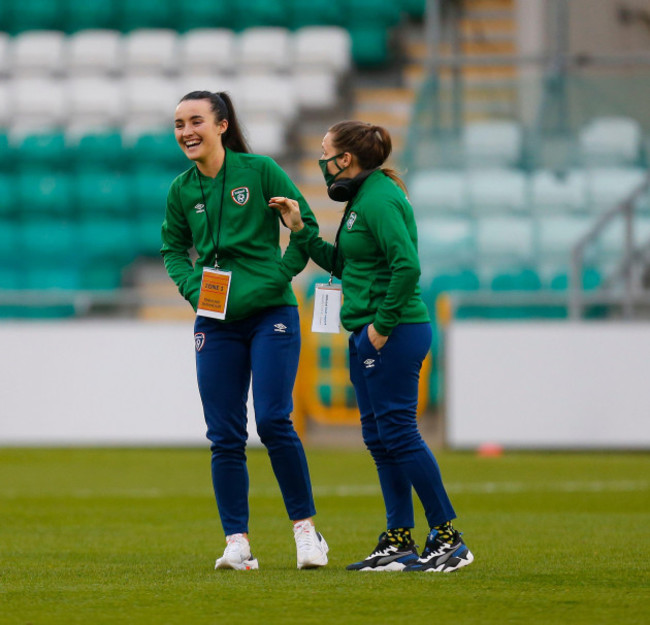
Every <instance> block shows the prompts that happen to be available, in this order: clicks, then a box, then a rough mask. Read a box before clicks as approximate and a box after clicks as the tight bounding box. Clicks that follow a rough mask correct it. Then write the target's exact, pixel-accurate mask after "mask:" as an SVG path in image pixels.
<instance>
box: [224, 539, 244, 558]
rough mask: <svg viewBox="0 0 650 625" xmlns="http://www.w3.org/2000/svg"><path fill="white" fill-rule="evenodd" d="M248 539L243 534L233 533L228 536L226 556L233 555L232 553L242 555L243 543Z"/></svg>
mask: <svg viewBox="0 0 650 625" xmlns="http://www.w3.org/2000/svg"><path fill="white" fill-rule="evenodd" d="M244 542H247V541H246V538H245V537H244V535H243V534H231V535H230V536H227V537H226V543H227V544H226V551H225V552H224V554H223V555H224V556H232V555H235V554H236V555H238V556H240V555H241V552H242V547H243V544H242V543H244Z"/></svg>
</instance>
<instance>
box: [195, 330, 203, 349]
mask: <svg viewBox="0 0 650 625" xmlns="http://www.w3.org/2000/svg"><path fill="white" fill-rule="evenodd" d="M204 345H205V334H204V333H203V332H197V333H196V334H195V335H194V347H195V348H196V351H197V352H200V351H201V350H202V349H203V346H204Z"/></svg>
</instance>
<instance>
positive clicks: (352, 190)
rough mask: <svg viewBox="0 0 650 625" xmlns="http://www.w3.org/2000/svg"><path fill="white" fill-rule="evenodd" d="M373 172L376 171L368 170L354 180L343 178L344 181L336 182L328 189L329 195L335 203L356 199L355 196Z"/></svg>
mask: <svg viewBox="0 0 650 625" xmlns="http://www.w3.org/2000/svg"><path fill="white" fill-rule="evenodd" d="M373 171H376V170H375V169H366V170H365V171H362V172H361V173H360V174H358V175H357V176H355V177H354V178H343V180H336V181H334V182H333V183H332V184H331V185H330V186H329V187H327V195H329V196H330V199H331V200H334V201H335V202H349V201H350V200H352V199H354V196H355V195H356V194H357V193H358V192H359V189H360V188H361V185H362V184H363V182H364V180H365V179H366V178H367V177H368V176H369V175H370V174H371V173H372V172H373Z"/></svg>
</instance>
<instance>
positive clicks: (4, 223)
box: [0, 216, 20, 267]
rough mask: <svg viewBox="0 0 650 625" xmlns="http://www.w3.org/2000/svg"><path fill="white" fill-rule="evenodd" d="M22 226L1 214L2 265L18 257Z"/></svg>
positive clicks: (0, 261) (0, 245)
mask: <svg viewBox="0 0 650 625" xmlns="http://www.w3.org/2000/svg"><path fill="white" fill-rule="evenodd" d="M19 249H20V226H19V225H18V224H16V223H15V222H14V221H12V220H11V219H5V218H3V217H2V216H0V267H6V266H7V264H8V263H10V262H12V261H13V260H14V259H16V258H17V257H18V252H19Z"/></svg>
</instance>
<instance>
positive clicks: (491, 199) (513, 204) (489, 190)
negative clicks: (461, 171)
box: [467, 169, 529, 214]
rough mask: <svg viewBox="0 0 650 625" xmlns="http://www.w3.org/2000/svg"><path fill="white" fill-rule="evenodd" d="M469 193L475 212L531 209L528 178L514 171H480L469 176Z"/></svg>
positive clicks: (472, 172)
mask: <svg viewBox="0 0 650 625" xmlns="http://www.w3.org/2000/svg"><path fill="white" fill-rule="evenodd" d="M467 179H468V182H467V184H468V193H469V199H470V202H471V205H472V207H473V209H474V211H475V212H476V213H477V214H479V213H482V212H484V211H491V212H495V211H496V212H508V211H526V210H527V209H528V208H529V201H528V187H527V178H526V175H525V174H524V173H523V172H522V171H518V170H514V169H480V170H478V169H477V170H472V171H470V173H469V174H468V177H467Z"/></svg>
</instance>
